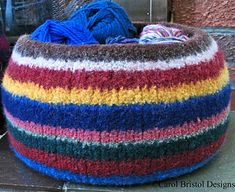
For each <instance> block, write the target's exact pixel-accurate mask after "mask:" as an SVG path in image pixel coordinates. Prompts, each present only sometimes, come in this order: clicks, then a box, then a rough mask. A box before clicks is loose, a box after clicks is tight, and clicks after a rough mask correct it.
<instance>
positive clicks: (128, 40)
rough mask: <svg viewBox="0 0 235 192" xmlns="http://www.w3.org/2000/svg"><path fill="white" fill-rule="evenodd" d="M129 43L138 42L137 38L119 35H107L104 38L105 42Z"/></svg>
mask: <svg viewBox="0 0 235 192" xmlns="http://www.w3.org/2000/svg"><path fill="white" fill-rule="evenodd" d="M129 43H139V39H138V38H126V37H123V36H121V35H119V36H117V37H109V38H107V39H106V44H129Z"/></svg>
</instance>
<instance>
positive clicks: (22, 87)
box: [3, 67, 229, 105]
mask: <svg viewBox="0 0 235 192" xmlns="http://www.w3.org/2000/svg"><path fill="white" fill-rule="evenodd" d="M228 80H229V77H228V70H227V68H226V67H225V68H224V69H222V70H221V72H220V75H219V76H218V77H217V78H214V79H207V80H203V81H198V82H197V83H191V84H181V85H178V86H174V87H170V88H169V87H168V88H166V87H161V88H156V87H155V86H154V87H151V88H147V87H145V88H141V89H140V88H136V89H131V90H128V89H121V90H119V91H117V90H115V89H113V90H111V91H108V90H106V91H100V90H98V89H92V88H88V89H77V88H74V89H72V90H68V89H64V88H59V87H57V88H51V89H44V88H43V87H42V86H40V85H38V84H34V83H31V82H24V83H21V82H19V81H15V80H13V79H12V78H11V77H10V76H9V75H5V77H4V79H3V86H4V87H5V89H6V90H7V91H9V92H11V93H12V94H15V95H19V96H26V97H28V98H30V99H32V100H38V101H41V102H47V103H65V104H68V103H73V104H107V105H113V104H116V105H121V104H135V103H160V102H165V103H168V102H175V101H182V100H185V99H188V98H189V97H192V96H202V95H207V94H213V93H215V92H217V91H218V90H220V89H222V88H223V87H224V86H225V85H226V84H227V82H228Z"/></svg>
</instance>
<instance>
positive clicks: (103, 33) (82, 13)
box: [69, 0, 136, 43]
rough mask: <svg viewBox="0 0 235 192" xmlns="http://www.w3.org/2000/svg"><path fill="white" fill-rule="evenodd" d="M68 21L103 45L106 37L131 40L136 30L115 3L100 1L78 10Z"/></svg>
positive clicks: (123, 11)
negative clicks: (78, 26) (79, 25)
mask: <svg viewBox="0 0 235 192" xmlns="http://www.w3.org/2000/svg"><path fill="white" fill-rule="evenodd" d="M69 20H72V21H76V22H77V23H79V24H81V25H83V26H84V27H86V28H87V29H88V30H89V31H90V32H91V33H92V34H93V36H94V37H95V39H96V40H97V41H98V42H99V43H105V41H106V39H107V38H108V37H116V36H119V35H121V36H124V37H126V38H132V37H134V36H135V34H136V28H135V27H134V25H133V24H132V22H131V21H130V19H129V17H128V15H127V13H126V11H125V10H124V9H123V8H122V7H121V6H120V5H118V4H117V3H115V2H112V1H108V0H102V1H96V2H92V3H90V4H87V5H85V6H84V7H82V8H81V9H78V10H77V11H76V12H75V13H74V14H73V15H72V16H71V17H70V19H69Z"/></svg>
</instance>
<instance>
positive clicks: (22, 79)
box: [2, 24, 230, 185]
mask: <svg viewBox="0 0 235 192" xmlns="http://www.w3.org/2000/svg"><path fill="white" fill-rule="evenodd" d="M165 25H167V26H172V27H176V28H180V29H182V30H183V31H184V33H185V34H187V35H188V36H189V37H190V40H188V41H186V42H182V43H174V44H167V45H166V44H160V45H156V44H155V45H140V44H125V45H82V46H66V45H58V44H50V43H42V42H36V41H32V40H30V36H27V35H24V36H22V37H20V39H19V40H18V42H17V43H16V45H15V48H14V50H13V54H12V57H11V60H10V62H9V66H8V68H7V71H6V74H5V76H4V80H3V91H2V95H3V105H4V110H5V115H6V118H7V122H8V130H9V132H8V133H9V134H8V135H9V140H10V144H11V147H12V150H13V151H14V153H15V154H16V156H17V157H18V158H19V159H21V160H22V161H23V162H24V163H25V164H27V165H28V166H29V167H31V168H33V169H35V170H37V171H40V172H42V173H45V174H47V175H50V176H52V177H55V178H57V179H62V180H67V181H72V182H78V183H85V184H98V185H132V184H141V183H147V182H153V181H157V180H164V179H168V178H170V177H175V176H179V175H182V174H185V173H189V172H192V171H193V170H195V169H197V168H199V167H201V166H203V165H204V164H206V163H207V162H208V161H209V160H211V159H212V158H213V157H214V155H215V154H216V152H217V151H218V149H219V148H220V146H221V144H222V143H223V141H224V138H225V135H226V134H225V133H226V129H227V124H228V115H229V103H230V86H229V77H228V70H227V67H226V66H225V63H224V58H223V53H222V52H221V50H220V49H219V48H218V46H217V43H216V42H215V41H214V40H213V39H212V38H211V37H210V36H209V35H207V34H206V33H204V32H202V31H200V30H198V29H194V28H190V27H186V26H182V25H177V24H165Z"/></svg>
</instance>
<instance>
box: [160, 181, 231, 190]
mask: <svg viewBox="0 0 235 192" xmlns="http://www.w3.org/2000/svg"><path fill="white" fill-rule="evenodd" d="M158 185H159V187H162V188H163V187H182V188H222V189H228V188H234V189H235V181H234V182H225V181H209V180H207V181H183V180H182V181H174V182H160V183H158Z"/></svg>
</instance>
